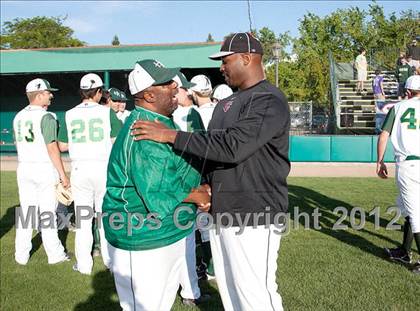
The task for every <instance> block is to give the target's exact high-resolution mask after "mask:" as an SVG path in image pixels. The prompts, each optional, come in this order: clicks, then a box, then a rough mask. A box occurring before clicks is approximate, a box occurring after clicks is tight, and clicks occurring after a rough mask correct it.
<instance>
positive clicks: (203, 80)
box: [191, 75, 213, 95]
mask: <svg viewBox="0 0 420 311" xmlns="http://www.w3.org/2000/svg"><path fill="white" fill-rule="evenodd" d="M191 83H194V84H195V86H193V87H192V88H191V90H193V91H194V92H197V93H200V94H203V95H210V93H211V91H212V89H213V88H212V86H211V82H210V79H209V78H208V77H207V76H205V75H197V76H194V77H193V78H192V79H191Z"/></svg>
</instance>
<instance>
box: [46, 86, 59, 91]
mask: <svg viewBox="0 0 420 311" xmlns="http://www.w3.org/2000/svg"><path fill="white" fill-rule="evenodd" d="M47 91H50V92H57V91H58V89H55V88H53V87H50V88H48V89H47Z"/></svg>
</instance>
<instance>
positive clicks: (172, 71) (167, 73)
mask: <svg viewBox="0 0 420 311" xmlns="http://www.w3.org/2000/svg"><path fill="white" fill-rule="evenodd" d="M162 69H165V70H162ZM180 70H181V68H161V70H160V73H159V75H160V77H159V78H158V79H157V80H155V83H153V84H152V85H159V84H164V83H167V82H169V81H171V80H173V79H174V78H175V76H176V75H177V74H178V73H179V71H180Z"/></svg>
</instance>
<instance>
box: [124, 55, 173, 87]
mask: <svg viewBox="0 0 420 311" xmlns="http://www.w3.org/2000/svg"><path fill="white" fill-rule="evenodd" d="M178 72H179V68H166V67H165V66H164V65H163V64H162V63H161V62H159V61H157V60H154V59H145V60H142V61H139V62H137V63H136V64H135V66H134V69H133V71H131V72H130V74H129V75H128V86H129V88H130V93H131V95H134V94H137V93H138V92H141V91H143V90H145V89H147V88H148V87H150V86H152V85H159V84H164V83H167V82H170V81H171V80H173V79H174V77H175V76H176V75H177V74H178Z"/></svg>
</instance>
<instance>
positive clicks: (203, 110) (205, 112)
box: [195, 102, 216, 130]
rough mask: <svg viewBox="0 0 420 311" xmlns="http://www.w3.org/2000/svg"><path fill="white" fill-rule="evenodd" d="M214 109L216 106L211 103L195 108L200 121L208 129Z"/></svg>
mask: <svg viewBox="0 0 420 311" xmlns="http://www.w3.org/2000/svg"><path fill="white" fill-rule="evenodd" d="M215 107H216V104H215V103H213V102H209V103H206V104H204V105H201V106H200V107H196V108H195V109H196V110H197V111H198V113H199V114H200V117H201V120H202V121H203V124H204V127H205V128H206V130H207V128H208V126H209V123H210V120H211V118H212V116H213V111H214V108H215Z"/></svg>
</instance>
